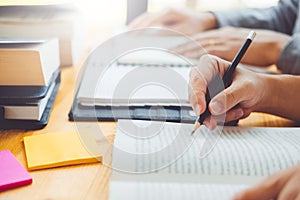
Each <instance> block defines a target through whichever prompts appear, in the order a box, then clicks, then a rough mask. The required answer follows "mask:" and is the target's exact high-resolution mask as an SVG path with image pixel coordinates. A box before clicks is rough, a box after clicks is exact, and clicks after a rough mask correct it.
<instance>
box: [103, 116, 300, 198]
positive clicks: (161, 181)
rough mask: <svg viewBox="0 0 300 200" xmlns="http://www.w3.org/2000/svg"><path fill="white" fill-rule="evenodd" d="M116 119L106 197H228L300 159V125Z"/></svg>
mask: <svg viewBox="0 0 300 200" xmlns="http://www.w3.org/2000/svg"><path fill="white" fill-rule="evenodd" d="M192 129H193V125H191V124H180V123H169V122H149V121H148V122H147V121H130V120H120V121H119V122H118V125H117V130H116V136H115V143H114V149H113V161H112V168H113V172H112V175H111V183H110V193H109V198H110V200H117V199H205V200H210V199H212V200H214V199H231V198H232V197H233V195H234V194H236V193H237V192H239V191H241V190H243V189H245V188H247V187H249V186H251V185H253V184H255V183H257V182H258V181H260V180H261V179H262V178H264V177H265V176H268V175H270V174H272V173H274V172H277V171H279V170H282V169H285V168H287V167H289V166H292V165H295V164H297V163H299V162H300V154H299V152H300V145H299V144H300V129H298V128H250V127H249V128H247V127H225V128H224V129H221V127H218V128H217V130H215V131H213V132H211V131H208V129H206V128H205V127H200V129H199V130H198V131H197V132H196V134H195V135H194V136H191V134H190V133H191V130H192Z"/></svg>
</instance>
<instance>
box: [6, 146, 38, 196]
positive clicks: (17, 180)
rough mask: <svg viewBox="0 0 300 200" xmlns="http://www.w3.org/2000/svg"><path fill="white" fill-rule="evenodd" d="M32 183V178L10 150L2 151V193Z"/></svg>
mask: <svg viewBox="0 0 300 200" xmlns="http://www.w3.org/2000/svg"><path fill="white" fill-rule="evenodd" d="M30 183H32V178H31V176H30V175H29V173H28V172H27V171H26V170H25V169H24V168H23V166H22V165H21V164H20V163H19V162H18V161H17V159H16V158H15V157H14V155H13V154H12V153H11V152H10V151H9V150H4V151H0V191H3V190H7V189H10V188H15V187H19V186H23V185H28V184H30Z"/></svg>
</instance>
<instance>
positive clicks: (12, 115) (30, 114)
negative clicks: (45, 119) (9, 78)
mask: <svg viewBox="0 0 300 200" xmlns="http://www.w3.org/2000/svg"><path fill="white" fill-rule="evenodd" d="M58 76H59V70H57V71H56V72H54V74H53V76H52V79H51V83H49V86H47V87H46V88H45V91H43V90H41V94H35V95H36V96H42V98H40V99H38V98H35V96H33V98H30V97H28V98H27V99H26V98H25V96H24V97H23V100H24V101H20V100H19V99H14V98H13V97H12V96H9V95H7V94H6V95H4V96H6V97H7V99H4V98H3V97H2V98H0V107H2V108H4V115H3V118H4V119H16V120H40V119H41V117H42V115H43V112H44V110H45V108H46V105H47V103H48V101H49V99H50V97H51V95H52V94H53V91H54V88H55V85H56V79H57V78H58ZM0 88H1V89H2V91H3V93H4V94H5V92H6V91H10V92H11V93H13V90H15V92H16V93H17V92H18V91H19V90H22V86H19V87H10V86H7V87H6V90H5V89H4V88H5V87H0ZM26 88H27V89H30V87H26ZM26 88H23V90H24V89H26ZM1 89H0V91H1ZM44 92H45V93H44ZM21 94H23V95H26V92H21Z"/></svg>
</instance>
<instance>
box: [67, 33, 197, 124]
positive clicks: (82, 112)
mask: <svg viewBox="0 0 300 200" xmlns="http://www.w3.org/2000/svg"><path fill="white" fill-rule="evenodd" d="M160 38H161V41H157V40H156V39H149V37H148V39H147V38H145V36H140V37H134V38H127V39H126V42H127V44H129V43H134V42H137V43H138V41H139V40H142V42H143V45H144V46H145V48H137V49H136V50H135V51H127V52H126V54H121V56H119V57H118V59H116V60H114V62H111V63H109V66H107V63H105V62H104V61H105V59H106V58H107V57H106V55H105V53H106V52H108V53H111V54H117V53H116V52H118V49H120V48H121V47H120V46H118V44H119V43H117V42H116V45H115V46H114V44H111V45H110V46H108V45H107V46H106V48H107V49H105V50H103V49H96V51H95V52H93V53H92V54H91V55H90V57H89V59H88V60H87V62H86V63H85V71H84V74H83V76H82V81H81V84H80V86H79V89H78V91H77V95H76V97H75V100H74V103H73V107H72V109H71V111H70V113H69V117H70V119H71V120H76V119H77V120H90V119H92V118H95V117H97V119H98V120H116V119H120V118H121V119H152V120H167V121H182V120H183V121H189V122H192V121H194V120H195V117H196V116H195V115H194V112H193V111H192V108H191V106H190V104H189V102H188V80H189V71H190V68H191V66H193V65H194V62H193V61H191V60H188V59H187V58H185V57H183V56H180V55H176V54H175V53H174V52H172V51H169V50H166V49H170V48H172V47H173V46H176V45H178V44H180V43H182V41H183V40H180V39H178V38H174V37H173V38H170V37H160ZM184 39H185V38H184ZM155 42H156V43H159V44H157V45H156V47H155V48H154V47H153V44H154V43H155ZM159 45H160V46H161V47H164V48H157V46H159ZM154 46H155V45H154ZM100 48H101V47H100ZM101 59H102V60H101ZM103 60H104V61H103ZM103 63H104V64H103ZM103 66H104V67H103ZM75 118H76V119H75Z"/></svg>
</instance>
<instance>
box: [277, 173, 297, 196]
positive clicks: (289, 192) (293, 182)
mask: <svg viewBox="0 0 300 200" xmlns="http://www.w3.org/2000/svg"><path fill="white" fill-rule="evenodd" d="M299 183H300V180H299V177H290V180H288V181H287V183H286V184H285V185H284V188H283V189H282V190H281V191H280V193H279V196H278V198H277V199H278V200H293V199H296V197H297V196H298V193H299Z"/></svg>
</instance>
